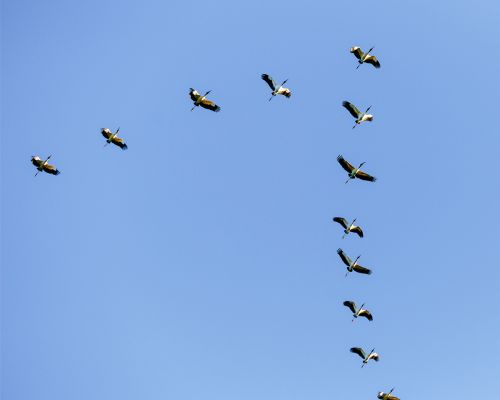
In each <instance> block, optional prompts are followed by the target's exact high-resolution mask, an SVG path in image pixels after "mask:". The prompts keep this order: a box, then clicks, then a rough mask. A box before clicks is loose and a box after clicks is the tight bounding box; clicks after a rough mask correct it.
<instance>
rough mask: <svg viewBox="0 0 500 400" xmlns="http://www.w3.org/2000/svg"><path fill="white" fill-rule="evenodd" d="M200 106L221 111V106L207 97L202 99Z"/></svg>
mask: <svg viewBox="0 0 500 400" xmlns="http://www.w3.org/2000/svg"><path fill="white" fill-rule="evenodd" d="M200 106H202V107H203V108H206V109H207V110H211V111H215V112H219V111H220V107H219V106H218V105H217V104H215V103H214V102H213V101H210V100H207V99H204V100H202V101H201V103H200Z"/></svg>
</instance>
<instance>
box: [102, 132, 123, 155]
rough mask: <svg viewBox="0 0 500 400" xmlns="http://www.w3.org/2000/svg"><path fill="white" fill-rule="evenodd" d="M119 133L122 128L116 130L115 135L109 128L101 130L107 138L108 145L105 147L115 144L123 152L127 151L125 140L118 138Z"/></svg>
mask: <svg viewBox="0 0 500 400" xmlns="http://www.w3.org/2000/svg"><path fill="white" fill-rule="evenodd" d="M118 132H120V128H118V129H117V130H116V132H115V133H113V132H111V131H110V130H109V129H108V128H102V129H101V134H102V136H104V137H105V138H106V144H105V145H104V146H107V145H108V144H110V143H113V144H114V145H116V146H118V147H119V148H120V149H122V150H127V149H128V146H127V145H126V144H125V142H124V141H123V139H121V138H119V137H118Z"/></svg>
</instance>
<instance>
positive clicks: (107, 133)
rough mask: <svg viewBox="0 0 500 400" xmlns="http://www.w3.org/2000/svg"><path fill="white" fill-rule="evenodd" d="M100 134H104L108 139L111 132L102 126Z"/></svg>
mask: <svg viewBox="0 0 500 400" xmlns="http://www.w3.org/2000/svg"><path fill="white" fill-rule="evenodd" d="M101 134H102V136H104V137H105V138H106V139H109V138H110V137H111V136H112V135H113V132H111V131H110V130H109V129H108V128H102V129H101Z"/></svg>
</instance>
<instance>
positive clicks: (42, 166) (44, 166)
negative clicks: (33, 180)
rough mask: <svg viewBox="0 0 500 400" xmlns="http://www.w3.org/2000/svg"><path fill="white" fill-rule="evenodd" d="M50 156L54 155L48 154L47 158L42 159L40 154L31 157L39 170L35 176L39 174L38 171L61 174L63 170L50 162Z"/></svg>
mask: <svg viewBox="0 0 500 400" xmlns="http://www.w3.org/2000/svg"><path fill="white" fill-rule="evenodd" d="M50 157H52V155H50V156H48V157H47V158H46V159H45V160H42V159H41V158H40V157H38V156H32V157H31V162H32V164H33V165H34V166H35V167H36V169H37V170H38V171H37V172H36V174H35V176H37V175H38V173H39V172H41V171H45V172H47V173H48V174H52V175H59V174H60V173H61V171H59V170H58V169H57V168H56V167H54V166H53V165H50V164H49V160H50Z"/></svg>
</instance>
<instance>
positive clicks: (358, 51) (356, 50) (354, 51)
mask: <svg viewBox="0 0 500 400" xmlns="http://www.w3.org/2000/svg"><path fill="white" fill-rule="evenodd" d="M349 51H350V52H351V53H352V54H354V55H355V56H356V58H357V59H358V60H361V59H362V58H363V56H364V55H365V53H363V51H362V50H361V49H360V48H359V47H358V46H354V47H351V49H350V50H349Z"/></svg>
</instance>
